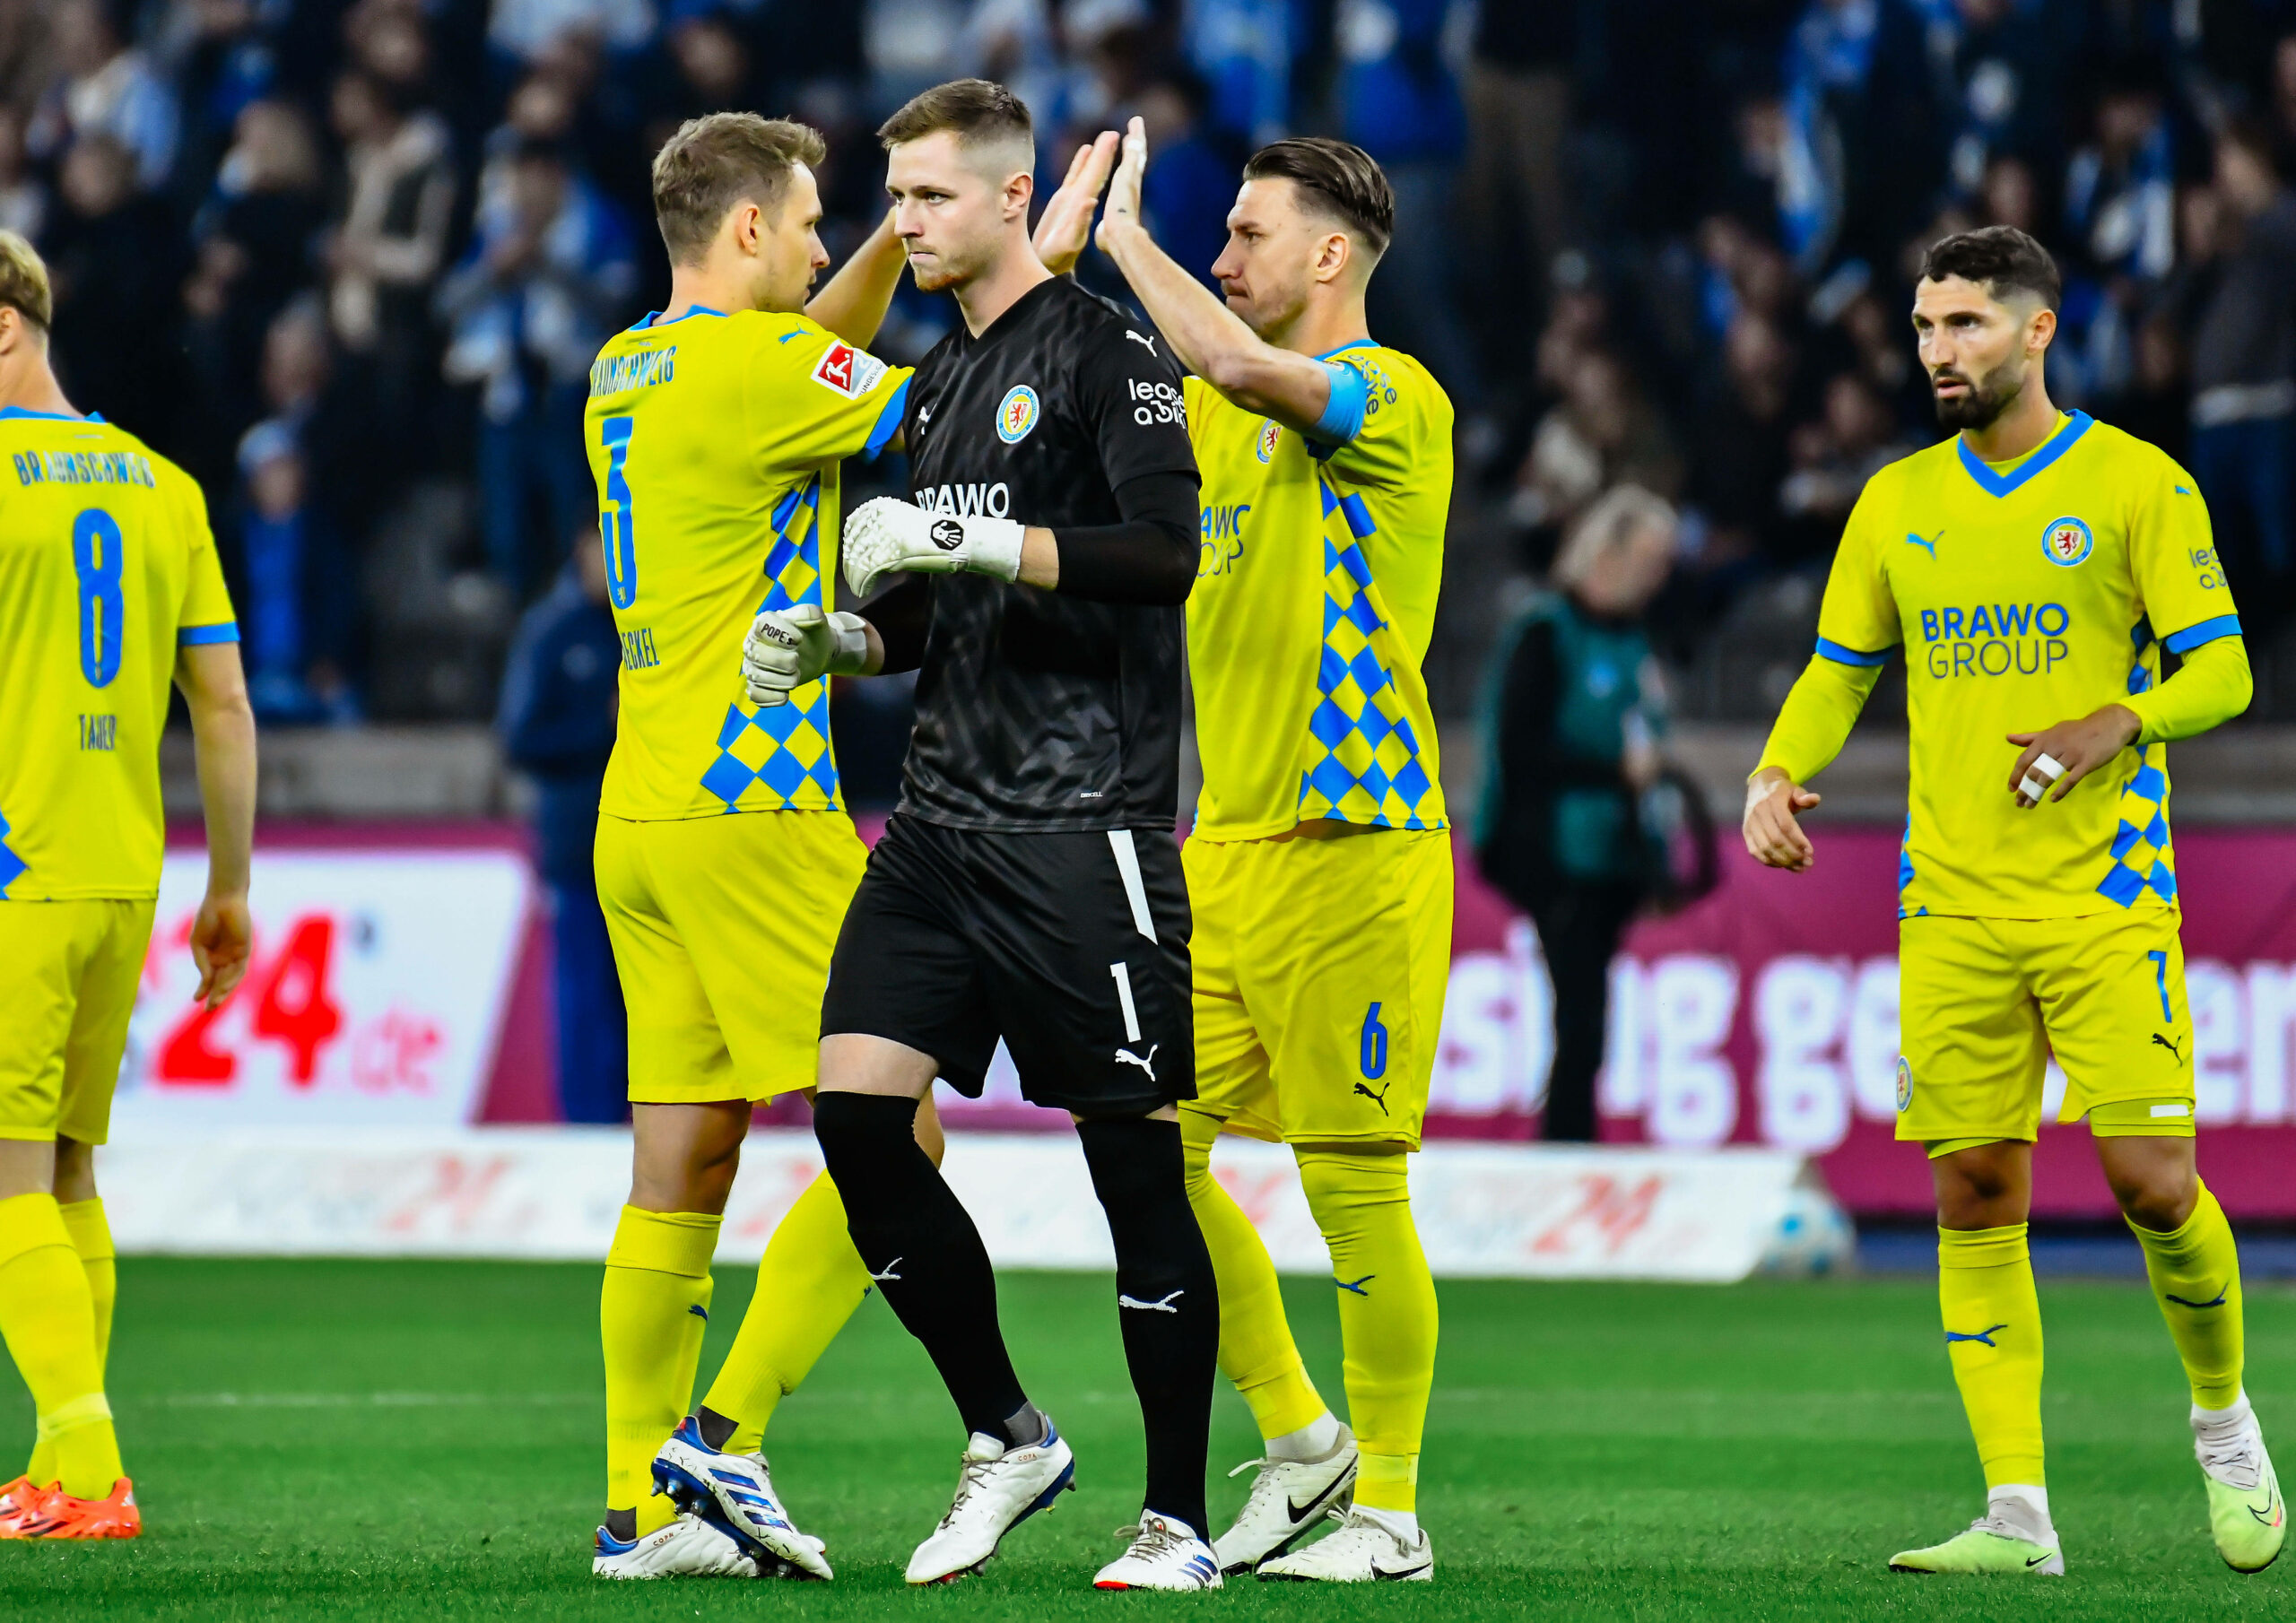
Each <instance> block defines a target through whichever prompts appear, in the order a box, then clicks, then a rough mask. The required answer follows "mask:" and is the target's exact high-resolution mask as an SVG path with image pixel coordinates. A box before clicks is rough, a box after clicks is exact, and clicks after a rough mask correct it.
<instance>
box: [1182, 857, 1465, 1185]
mask: <svg viewBox="0 0 2296 1623" xmlns="http://www.w3.org/2000/svg"><path fill="white" fill-rule="evenodd" d="M1326 828H1329V829H1333V830H1335V831H1334V832H1332V833H1330V834H1324V833H1323V830H1324V829H1326ZM1302 829H1303V830H1304V831H1303V832H1300V833H1297V834H1291V835H1285V836H1282V837H1279V838H1274V839H1253V840H1233V841H1228V842H1214V841H1212V840H1201V839H1191V840H1189V841H1188V842H1187V845H1186V846H1182V847H1181V849H1180V858H1181V862H1182V864H1183V866H1184V867H1185V869H1186V871H1187V890H1188V905H1189V907H1190V909H1191V911H1192V912H1193V913H1194V914H1195V917H1196V929H1195V934H1194V936H1193V938H1192V939H1191V942H1190V946H1189V950H1190V954H1191V956H1192V957H1193V959H1194V960H1195V969H1194V983H1195V1006H1196V1099H1195V1101H1194V1102H1193V1103H1190V1104H1183V1105H1182V1106H1181V1107H1180V1108H1181V1109H1183V1110H1200V1111H1203V1112H1205V1113H1206V1114H1208V1115H1215V1116H1218V1117H1219V1118H1221V1121H1222V1125H1223V1127H1224V1129H1225V1130H1226V1131H1228V1132H1230V1133H1241V1134H1243V1135H1245V1136H1246V1137H1248V1138H1257V1139H1267V1140H1271V1141H1279V1140H1280V1141H1286V1142H1290V1143H1322V1142H1347V1141H1364V1142H1373V1143H1378V1142H1387V1141H1397V1140H1400V1141H1403V1142H1404V1143H1405V1144H1408V1145H1409V1146H1410V1147H1411V1148H1412V1149H1414V1150H1416V1149H1417V1148H1418V1147H1419V1130H1420V1124H1421V1121H1422V1118H1423V1117H1424V1116H1425V1115H1426V1114H1427V1082H1428V1078H1429V1076H1430V1075H1431V1073H1432V1072H1433V1071H1434V1067H1435V1045H1436V1040H1437V1038H1438V1037H1439V1035H1440V1033H1441V1031H1442V1027H1443V994H1444V991H1445V989H1446V987H1447V986H1448V985H1449V981H1450V973H1451V836H1450V833H1449V831H1448V830H1447V829H1431V830H1420V829H1372V830H1362V829H1353V828H1352V827H1350V826H1349V825H1345V824H1329V825H1325V824H1313V823H1310V824H1303V825H1302ZM1340 830H1344V832H1343V831H1340Z"/></svg>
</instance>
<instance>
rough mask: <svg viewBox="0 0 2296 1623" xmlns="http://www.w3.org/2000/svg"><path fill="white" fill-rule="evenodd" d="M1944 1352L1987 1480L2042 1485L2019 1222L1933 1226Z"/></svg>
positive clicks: (2031, 1304)
mask: <svg viewBox="0 0 2296 1623" xmlns="http://www.w3.org/2000/svg"><path fill="white" fill-rule="evenodd" d="M1937 1302H1938V1306H1939V1307H1940V1308H1941V1309H1942V1310H1943V1311H1944V1321H1945V1356H1946V1358H1947V1359H1948V1360H1949V1361H1950V1362H1951V1363H1952V1366H1953V1384H1955V1385H1957V1386H1959V1387H1960V1388H1961V1407H1962V1408H1963V1409H1965V1410H1968V1411H1969V1417H1970V1432H1971V1433H1972V1434H1974V1435H1975V1436H1976V1438H1977V1453H1978V1458H1979V1460H1980V1461H1982V1462H1984V1465H1985V1485H1986V1486H1987V1488H1997V1487H1999V1486H2001V1485H2002V1484H2003V1483H2005V1482H2022V1483H2024V1484H2027V1485H2028V1486H2031V1487H2034V1488H2042V1487H2046V1486H2047V1485H2048V1483H2047V1480H2046V1479H2045V1478H2044V1477H2043V1475H2042V1468H2041V1304H2040V1298H2039V1296H2037V1295H2036V1294H2035V1293H2034V1290H2033V1263H2032V1256H2031V1253H2030V1252H2029V1251H2028V1250H2027V1249H2026V1245H2025V1225H2024V1224H2022V1223H2013V1224H2011V1225H2009V1226H2008V1227H2007V1228H1940V1229H1939V1230H1938V1231H1937Z"/></svg>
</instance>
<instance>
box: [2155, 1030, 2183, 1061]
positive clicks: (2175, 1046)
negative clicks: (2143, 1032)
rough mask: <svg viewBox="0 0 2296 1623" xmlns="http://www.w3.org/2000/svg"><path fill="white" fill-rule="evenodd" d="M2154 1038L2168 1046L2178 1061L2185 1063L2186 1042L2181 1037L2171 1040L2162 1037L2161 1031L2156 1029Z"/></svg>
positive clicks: (2172, 1055)
mask: <svg viewBox="0 0 2296 1623" xmlns="http://www.w3.org/2000/svg"><path fill="white" fill-rule="evenodd" d="M2152 1040H2153V1041H2154V1042H2155V1043H2157V1044H2159V1045H2160V1046H2161V1047H2163V1048H2166V1049H2167V1050H2168V1051H2169V1055H2170V1058H2172V1059H2174V1060H2175V1061H2176V1062H2177V1063H2179V1065H2181V1064H2183V1063H2185V1053H2184V1044H2183V1040H2182V1039H2181V1038H2179V1040H2178V1041H2176V1042H2170V1040H2169V1039H2168V1038H2167V1037H2162V1036H2161V1034H2160V1033H2159V1032H2157V1031H2155V1032H2154V1033H2153V1034H2152Z"/></svg>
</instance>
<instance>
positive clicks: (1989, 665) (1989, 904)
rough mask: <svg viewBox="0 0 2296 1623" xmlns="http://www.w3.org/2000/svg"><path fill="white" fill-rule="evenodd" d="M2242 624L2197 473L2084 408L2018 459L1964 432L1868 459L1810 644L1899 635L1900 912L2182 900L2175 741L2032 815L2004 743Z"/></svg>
mask: <svg viewBox="0 0 2296 1623" xmlns="http://www.w3.org/2000/svg"><path fill="white" fill-rule="evenodd" d="M2239 630H2240V622H2239V618H2238V617H2237V615H2236V614H2235V612H2234V610H2233V607H2232V594H2231V588H2230V587H2229V586H2226V584H2225V581H2224V570H2223V568H2222V565H2221V563H2220V562H2219V561H2218V560H2217V557H2216V551H2215V546H2214V542H2213V540H2212V538H2211V535H2210V532H2209V525H2208V509H2207V508H2206V507H2205V505H2204V504H2203V502H2202V501H2201V499H2200V491H2199V487H2198V486H2197V485H2196V484H2195V483H2194V482H2193V479H2192V476H2191V475H2190V474H2189V473H2186V472H2185V471H2184V470H2183V469H2182V468H2180V467H2179V466H2178V465H2177V464H2175V463H2174V462H2173V461H2171V460H2170V458H2169V457H2168V456H2166V455H2164V454H2163V453H2162V452H2161V451H2160V450H2159V449H2157V448H2156V447H2152V446H2150V445H2147V444H2145V443H2144V441H2143V440H2141V439H2136V438H2132V437H2131V436H2129V435H2127V434H2125V433H2123V432H2121V431H2120V430H2118V429H2115V428H2111V427H2109V426H2108V425H2106V424H2104V423H2100V422H2094V421H2091V420H2090V418H2089V417H2088V416H2087V415H2085V414H2084V413H2083V412H2074V413H2072V414H2071V415H2070V416H2068V417H2066V419H2065V420H2064V421H2063V422H2062V424H2061V425H2060V426H2059V427H2058V429H2057V432H2056V434H2055V435H2053V436H2052V437H2051V438H2049V439H2048V441H2046V442H2045V443H2044V444H2043V445H2041V446H2040V447H2039V448H2038V449H2037V450H2035V451H2033V452H2031V454H2030V455H2028V456H2024V457H2022V458H2020V459H2018V460H2016V461H2013V462H2009V463H2003V464H1987V463H1985V462H1982V461H1980V460H1979V458H1978V457H1977V456H1976V454H1975V453H1974V452H1972V451H1970V449H1969V447H1968V445H1967V442H1966V441H1964V440H1963V439H1962V438H1961V437H1960V436H1958V435H1956V436H1955V437H1954V438H1952V439H1949V440H1946V441H1945V442H1944V443H1943V444H1941V445H1936V446H1932V447H1930V448H1929V449H1927V450H1926V451H1921V452H1918V453H1917V454H1915V455H1914V456H1909V457H1907V458H1906V459H1905V460H1904V461H1902V462H1897V463H1892V464H1891V465H1890V466H1888V467H1886V468H1883V470H1882V471H1881V472H1880V473H1876V474H1874V477H1873V479H1872V481H1871V482H1868V483H1867V485H1866V487H1865V493H1864V494H1863V495H1862V496H1860V497H1859V498H1858V501H1857V508H1856V510H1855V511H1853V512H1852V513H1851V514H1850V516H1849V525H1848V529H1847V531H1846V532H1845V533H1844V534H1843V536H1842V541H1841V547H1840V550H1839V551H1838V552H1837V553H1836V554H1835V557H1834V562H1833V573H1832V575H1831V578H1829V579H1828V581H1827V582H1826V592H1825V601H1824V603H1823V606H1822V608H1821V609H1820V611H1819V614H1818V652H1819V654H1820V655H1823V656H1824V657H1827V658H1830V659H1834V660H1838V661H1840V662H1842V663H1843V664H1853V665H1878V664H1882V663H1883V661H1884V660H1885V659H1886V658H1887V657H1888V654H1889V650H1890V649H1891V648H1892V647H1897V646H1900V645H1902V646H1903V647H1904V649H1905V653H1906V707H1907V711H1908V714H1909V722H1910V726H1911V732H1912V785H1911V791H1910V795H1909V803H1908V812H1909V817H1908V820H1907V824H1906V833H1905V844H1904V851H1903V855H1901V856H1900V861H1899V864H1898V893H1899V911H1900V914H1902V915H1905V916H1914V915H1918V914H1924V913H1941V914H1955V915H1961V916H1972V917H1980V918H2057V917H2066V916H2074V915H2078V914H2083V913H2094V912H2098V911H2100V909H2101V908H2102V907H2105V906H2107V905H2111V906H2118V907H2168V906H2171V905H2173V904H2174V902H2175V900H2176V894H2177V880H2176V860H2175V856H2174V854H2173V852H2172V850H2171V848H2170V838H2169V774H2168V751H2167V747H2166V746H2165V745H2163V744H2159V743H2155V744H2151V745H2148V746H2146V747H2145V748H2144V749H2142V750H2128V751H2123V752H2122V753H2121V754H2120V755H2119V756H2118V757H2117V758H2116V759H2114V760H2113V761H2112V762H2111V763H2110V764H2109V765H2108V766H2105V767H2102V768H2099V769H2098V770H2097V771H2095V772H2092V773H2091V774H2090V775H2089V776H2088V777H2086V778H2083V780H2082V781H2081V783H2080V784H2079V785H2076V786H2075V787H2074V790H2073V792H2072V793H2071V794H2068V795H2066V798H2065V799H2064V800H2063V801H2062V802H2056V803H2043V804H2041V805H2039V806H2038V807H2034V808H2032V809H2031V810H2028V811H2020V810H2018V809H2017V807H2016V805H2015V803H2014V802H2013V800H2012V798H2011V795H2010V791H2009V786H2008V785H2009V770H2010V768H2011V767H2013V765H2014V764H2015V763H2016V758H2017V753H2018V751H2017V746H2016V745H2014V744H2012V743H2009V742H2006V738H2007V735H2008V734H2009V733H2038V732H2039V731H2040V730H2042V729H2043V728H2045V727H2049V726H2053V725H2056V724H2057V723H2058V722H2060V721H2066V720H2070V719H2073V718H2075V717H2078V716H2086V715H2088V714H2089V713H2090V712H2092V711H2093V710H2095V709H2097V708H2098V707H2100V706H2102V705H2106V704H2109V703H2111V702H2112V701H2113V700H2115V699H2120V698H2123V697H2126V695H2129V694H2134V693H2142V692H2144V690H2146V689H2148V688H2150V687H2152V685H2153V684H2154V683H2156V682H2157V681H2160V679H2161V649H2162V648H2163V647H2165V648H2167V649H2168V651H2169V652H2170V653H2172V654H2183V653H2187V652H2189V651H2190V650H2191V649H2194V648H2196V647H2200V646H2201V645H2202V644H2204V643H2206V642H2209V641H2211V640H2213V639H2214V638H2219V637H2237V636H2238V635H2239Z"/></svg>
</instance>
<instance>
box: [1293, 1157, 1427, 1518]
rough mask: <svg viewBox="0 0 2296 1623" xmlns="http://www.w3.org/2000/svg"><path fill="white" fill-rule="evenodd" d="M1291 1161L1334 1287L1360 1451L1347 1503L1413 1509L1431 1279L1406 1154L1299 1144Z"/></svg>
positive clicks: (1349, 1408) (1424, 1393)
mask: <svg viewBox="0 0 2296 1623" xmlns="http://www.w3.org/2000/svg"><path fill="white" fill-rule="evenodd" d="M1297 1159H1298V1160H1299V1163H1300V1184H1301V1185H1302V1186H1303V1187H1304V1188H1305V1189H1306V1191H1307V1194H1308V1209H1309V1211H1313V1212H1314V1213H1315V1214H1316V1227H1317V1228H1320V1229H1322V1230H1323V1236H1324V1244H1325V1245H1328V1246H1329V1247H1330V1248H1331V1265H1332V1278H1333V1281H1334V1282H1335V1284H1337V1285H1338V1287H1339V1345H1340V1350H1341V1352H1342V1354H1343V1358H1344V1361H1343V1363H1342V1366H1341V1373H1342V1375H1343V1376H1344V1378H1345V1380H1346V1383H1347V1414H1348V1424H1349V1425H1351V1426H1352V1427H1353V1428H1355V1445H1356V1447H1358V1448H1359V1449H1361V1451H1362V1464H1361V1467H1360V1468H1359V1473H1358V1475H1357V1477H1356V1479H1355V1502H1356V1503H1357V1504H1358V1505H1361V1506H1364V1507H1365V1508H1366V1509H1369V1510H1399V1511H1416V1510H1417V1509H1418V1481H1419V1442H1420V1436H1421V1434H1422V1432H1424V1431H1425V1429H1426V1426H1427V1391H1428V1388H1429V1387H1430V1386H1431V1385H1432V1384H1434V1381H1435V1333H1436V1328H1437V1320H1436V1307H1435V1276H1434V1275H1433V1274H1431V1273H1430V1272H1429V1271H1428V1268H1427V1254H1426V1253H1425V1252H1424V1251H1422V1250H1421V1249H1420V1245H1419V1229H1418V1227H1417V1225H1415V1224H1414V1223H1413V1221H1412V1220H1411V1185H1410V1182H1409V1179H1410V1173H1411V1168H1410V1165H1409V1162H1410V1159H1411V1158H1410V1157H1408V1156H1405V1155H1394V1154H1388V1155H1367V1154H1361V1153H1356V1152H1350V1151H1344V1150H1300V1151H1298V1152H1297Z"/></svg>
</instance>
